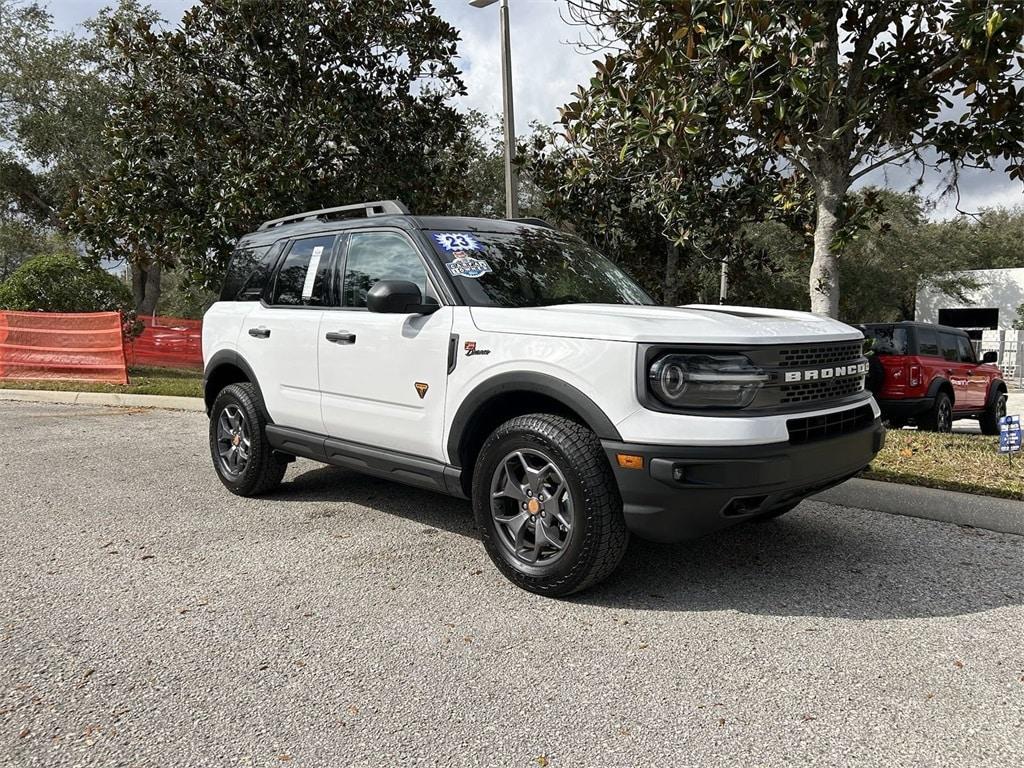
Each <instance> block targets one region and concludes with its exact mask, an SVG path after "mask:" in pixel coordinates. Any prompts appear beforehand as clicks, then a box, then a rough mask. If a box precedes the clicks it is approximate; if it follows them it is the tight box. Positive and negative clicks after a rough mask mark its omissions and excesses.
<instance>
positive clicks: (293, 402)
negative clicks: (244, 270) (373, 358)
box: [238, 235, 337, 434]
mask: <svg viewBox="0 0 1024 768" xmlns="http://www.w3.org/2000/svg"><path fill="white" fill-rule="evenodd" d="M336 240H337V237H336V236H335V235H319V236H317V237H307V238H301V239H297V240H294V241H292V242H291V243H289V244H288V245H287V246H286V247H287V252H286V253H285V255H284V258H283V259H282V260H281V263H280V267H279V269H278V271H277V274H276V275H275V276H274V277H272V278H271V281H270V286H269V289H268V293H267V294H266V295H265V297H264V298H265V300H264V301H263V302H261V303H259V304H254V305H253V310H252V312H250V313H249V315H248V316H247V317H246V319H245V322H244V323H243V325H242V332H241V334H240V336H239V342H238V346H239V352H240V354H241V355H242V357H243V358H244V359H245V360H247V361H248V362H249V364H250V365H251V366H252V369H253V370H254V371H256V372H257V374H258V376H259V385H260V390H261V392H262V393H263V401H264V403H265V404H266V406H267V412H268V413H269V414H270V418H271V419H273V420H274V423H275V424H279V425H281V426H284V427H293V428H295V429H304V430H306V431H309V432H316V433H317V434H323V431H324V422H323V417H322V414H321V412H320V372H319V369H318V367H317V355H318V353H319V349H318V344H317V336H318V334H319V331H320V320H321V315H323V314H324V310H323V307H324V305H325V303H326V302H327V295H328V292H327V289H328V287H329V285H328V283H329V279H328V276H329V274H330V267H331V259H332V257H333V255H334V246H335V242H336Z"/></svg>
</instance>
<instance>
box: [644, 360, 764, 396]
mask: <svg viewBox="0 0 1024 768" xmlns="http://www.w3.org/2000/svg"><path fill="white" fill-rule="evenodd" d="M770 378H771V377H770V376H769V374H768V373H766V372H765V371H764V370H762V369H761V368H758V367H757V366H756V365H754V364H753V363H752V362H751V361H750V359H749V358H747V357H744V356H743V355H730V354H723V355H713V354H704V353H701V354H685V353H671V354H667V355H663V356H661V357H659V358H657V359H656V360H654V361H653V362H652V363H651V365H650V367H649V368H648V373H647V381H648V385H649V387H650V390H651V393H652V394H653V395H654V396H655V397H656V398H657V399H658V400H659V401H660V402H662V403H663V404H664V405H667V406H669V407H670V408H680V409H690V408H697V409H699V408H746V407H747V406H748V405H750V404H751V403H752V402H753V400H754V398H755V397H756V396H757V392H758V390H759V389H761V387H763V386H764V385H765V384H766V383H767V382H768V381H769V380H770Z"/></svg>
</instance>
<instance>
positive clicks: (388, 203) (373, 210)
mask: <svg viewBox="0 0 1024 768" xmlns="http://www.w3.org/2000/svg"><path fill="white" fill-rule="evenodd" d="M356 212H360V213H362V214H363V215H364V216H365V217H367V218H370V217H371V216H408V215H409V209H408V208H406V207H405V204H404V203H401V202H399V201H398V200H377V201H375V202H372V203H356V204H354V205H340V206H338V207H337V208H321V209H320V210H319V211H306V212H305V213H295V214H292V215H291V216H282V217H281V218H280V219H271V220H270V221H265V222H263V223H262V224H260V228H259V229H258V230H257V231H258V232H262V231H264V230H266V229H274V228H275V227H283V226H286V225H288V224H298V223H299V222H302V221H315V220H316V219H327V218H328V217H330V216H335V215H337V214H339V213H356Z"/></svg>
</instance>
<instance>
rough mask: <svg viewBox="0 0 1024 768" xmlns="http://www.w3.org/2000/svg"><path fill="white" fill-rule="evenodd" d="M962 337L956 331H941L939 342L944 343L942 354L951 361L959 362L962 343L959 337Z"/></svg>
mask: <svg viewBox="0 0 1024 768" xmlns="http://www.w3.org/2000/svg"><path fill="white" fill-rule="evenodd" d="M959 338H960V337H959V336H957V335H956V334H955V333H940V334H939V343H940V344H942V356H943V357H944V358H945V359H946V360H949V361H950V362H953V363H955V362H957V361H958V360H959V358H960V345H959V344H958V342H957V339H959Z"/></svg>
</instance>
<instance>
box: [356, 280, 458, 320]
mask: <svg viewBox="0 0 1024 768" xmlns="http://www.w3.org/2000/svg"><path fill="white" fill-rule="evenodd" d="M366 308H367V309H368V310H370V311H371V312H381V313H384V314H388V315H429V314H432V313H434V312H437V310H439V309H440V308H441V305H440V304H438V303H437V302H436V301H434V300H433V299H431V300H429V301H428V302H425V301H424V300H423V294H422V293H420V288H419V286H418V285H416V283H410V282H409V281H408V280H378V281H377V282H376V283H374V285H373V287H372V288H371V289H370V290H369V292H368V293H367V294H366Z"/></svg>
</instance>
